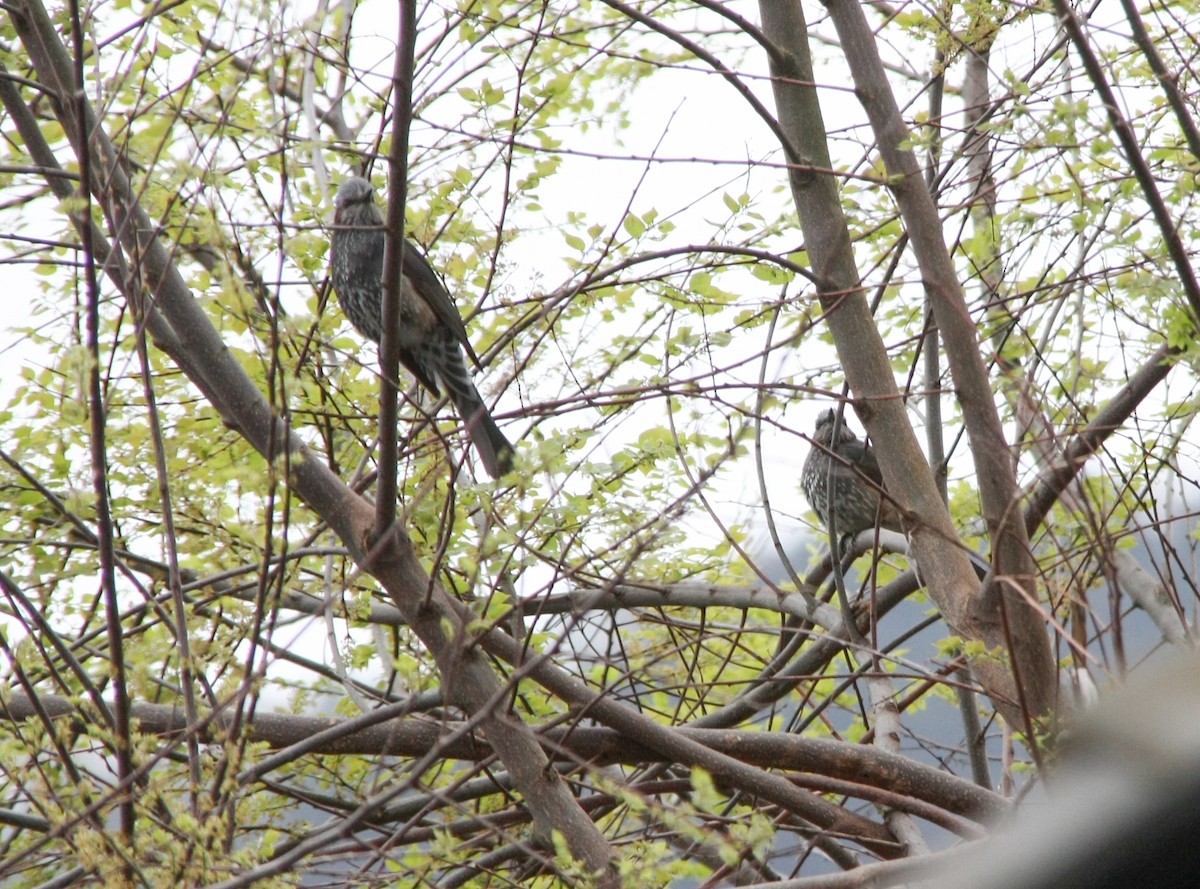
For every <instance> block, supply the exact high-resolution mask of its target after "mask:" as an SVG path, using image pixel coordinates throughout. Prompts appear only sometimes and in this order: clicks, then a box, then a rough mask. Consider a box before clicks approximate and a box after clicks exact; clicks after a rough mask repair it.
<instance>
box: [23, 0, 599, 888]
mask: <svg viewBox="0 0 1200 889" xmlns="http://www.w3.org/2000/svg"><path fill="white" fill-rule="evenodd" d="M10 18H11V20H12V22H13V24H14V26H15V27H16V30H17V33H18V35H19V37H20V39H21V42H22V44H23V45H24V47H25V50H26V52H27V53H28V55H29V59H30V61H31V63H32V64H33V67H34V70H35V71H36V72H37V75H38V79H39V80H40V82H41V83H42V85H43V87H44V88H45V89H46V91H47V92H50V93H51V94H53V95H55V96H56V97H57V100H58V101H57V102H56V103H55V110H56V113H57V114H58V116H59V120H60V122H61V124H62V126H63V129H64V131H65V132H66V134H67V136H68V138H69V139H70V141H71V144H72V148H73V150H74V152H75V153H76V155H77V156H78V155H80V154H82V153H83V152H85V151H90V152H91V156H92V157H93V158H94V165H93V168H92V177H91V178H92V181H91V182H90V183H89V187H90V189H91V191H92V194H93V196H94V198H95V200H96V201H97V203H99V204H101V205H102V206H104V208H105V210H106V212H107V213H108V214H109V215H110V218H113V219H118V220H127V221H128V223H129V224H128V225H127V226H126V227H125V228H123V230H122V231H121V232H120V235H121V243H122V246H123V247H124V248H125V250H126V252H127V253H129V254H130V255H134V256H139V257H140V258H141V261H142V263H143V266H142V271H143V276H144V280H145V282H146V284H147V287H148V289H149V290H150V291H151V300H150V302H151V304H152V305H153V308H152V309H151V310H150V311H148V312H147V320H148V322H149V324H150V326H151V330H152V331H160V330H161V331H162V332H163V333H164V334H166V336H165V337H164V338H161V339H160V338H159V337H157V336H156V341H158V343H159V345H164V344H166V343H169V344H170V345H171V346H172V347H173V348H171V349H170V350H169V354H170V355H171V357H172V359H173V360H174V361H175V362H176V363H177V364H178V365H179V367H180V368H181V369H182V370H183V371H184V373H186V374H187V375H188V377H189V378H190V379H191V380H193V382H195V383H196V385H198V386H199V387H200V388H201V389H202V391H204V392H205V394H206V395H207V396H208V397H209V398H210V400H211V401H212V403H213V404H214V406H215V407H216V408H217V409H218V410H219V411H220V412H221V414H222V417H223V418H224V419H225V421H226V422H228V423H229V424H230V425H232V426H233V427H234V428H236V429H238V430H239V431H240V432H241V433H242V435H243V436H245V438H246V439H247V441H249V442H250V443H251V444H252V445H253V446H254V447H255V448H256V449H257V450H258V451H259V452H260V453H262V454H263V455H264V456H265V457H266V458H267V459H268V460H269V461H271V462H272V464H274V463H275V460H276V458H278V457H280V456H282V455H283V454H286V456H287V460H286V464H285V465H286V466H287V468H288V471H289V481H290V483H291V486H292V489H293V490H294V491H295V492H296V494H298V495H299V496H300V497H301V499H303V500H304V501H305V502H306V503H307V504H308V505H309V506H310V507H312V508H313V509H314V510H315V511H316V512H317V513H319V514H320V515H321V516H322V517H323V518H324V519H325V520H326V522H328V524H329V526H330V527H331V528H332V529H333V530H334V531H335V532H336V533H337V534H338V536H339V537H341V539H342V540H343V541H344V542H345V544H346V546H347V549H348V550H349V552H350V554H351V556H352V557H353V558H354V559H355V560H356V561H357V562H358V564H359V565H361V566H363V568H364V569H365V570H368V571H370V572H371V573H373V574H374V575H375V576H376V577H377V578H378V579H379V581H380V582H381V583H382V584H383V586H384V587H385V588H386V589H387V590H388V593H389V594H390V595H391V597H392V599H393V601H394V602H395V603H396V605H397V607H398V608H400V610H401V611H402V612H403V613H404V616H405V618H406V619H407V621H408V623H409V625H410V626H411V627H412V628H413V630H414V631H415V632H416V633H417V634H418V636H419V637H420V639H421V641H422V642H423V643H424V644H425V646H426V647H427V648H428V649H429V651H430V652H431V653H432V654H433V655H434V657H435V659H436V660H437V663H438V667H439V669H440V670H441V671H442V673H443V675H444V676H445V677H446V678H447V683H446V687H447V691H448V692H449V693H451V694H453V695H454V700H455V701H456V702H457V703H458V704H459V705H460V706H461V707H463V708H464V709H465V710H466V711H467V712H470V713H474V714H480V713H482V714H485V715H484V716H483V717H482V725H483V730H484V733H485V734H486V736H487V737H488V739H489V740H490V741H491V743H492V745H493V746H494V747H495V749H496V752H497V753H498V754H499V756H500V757H501V759H502V760H503V761H504V763H505V765H506V766H507V767H508V769H509V771H510V772H511V773H512V775H513V776H514V778H515V780H516V782H517V785H518V787H520V789H521V791H522V793H523V795H524V796H525V799H526V801H527V802H528V804H529V807H530V809H531V811H532V812H533V814H534V818H535V820H536V821H537V823H538V826H539V828H540V830H541V832H542V833H543V834H544V835H545V836H546V837H547V838H549V837H550V835H551V834H552V833H553V832H555V831H559V832H561V833H562V834H563V836H564V837H565V838H566V840H567V843H568V845H569V846H570V848H571V850H572V852H573V853H574V854H575V855H577V856H578V857H579V858H580V859H581V860H582V861H583V862H584V863H585V864H586V865H587V867H588V868H590V869H591V870H593V871H595V872H597V873H608V874H610V876H611V875H612V871H611V870H610V867H611V862H612V857H613V855H612V850H611V848H610V847H609V845H608V843H607V841H606V840H605V839H604V836H603V834H601V833H600V831H599V830H598V829H597V827H596V825H595V824H594V823H593V822H592V821H591V819H590V818H589V817H588V816H587V815H586V814H585V813H584V812H583V811H582V810H581V809H580V808H579V806H578V804H577V803H576V802H575V800H574V798H573V797H572V796H571V794H570V791H569V789H568V788H567V787H566V785H565V784H564V783H563V782H562V780H561V779H560V778H559V776H558V774H557V772H555V771H554V770H553V769H550V768H548V760H547V758H546V756H545V754H544V753H543V752H542V750H541V748H540V747H539V746H538V743H537V740H536V738H535V737H534V736H533V733H532V732H531V731H530V729H529V727H528V726H526V725H524V724H523V723H520V722H519V721H517V720H515V719H514V718H512V717H511V716H509V715H508V714H507V713H506V712H505V708H504V706H503V705H502V701H503V699H504V698H505V696H506V694H507V692H506V689H505V686H504V685H503V684H502V683H501V682H500V679H499V677H498V676H497V675H496V673H495V672H494V671H493V670H492V669H491V668H490V667H489V666H488V665H487V663H486V662H485V660H484V659H483V657H482V656H481V655H480V654H479V653H478V651H477V650H476V649H474V648H471V647H470V646H468V645H466V643H467V641H468V633H467V630H466V625H467V620H468V617H467V615H466V614H464V610H463V609H462V608H461V607H456V603H452V602H451V600H450V599H449V597H448V596H447V595H446V594H445V592H444V591H443V590H442V589H441V587H440V585H438V584H436V583H434V582H433V581H431V579H430V578H429V576H428V575H427V574H426V572H425V571H424V569H423V568H422V567H421V565H420V563H419V562H418V561H417V558H416V555H415V553H414V551H413V548H412V545H411V541H410V540H409V538H408V537H407V535H406V534H405V533H404V532H403V530H401V529H395V531H394V533H393V534H392V535H391V536H390V537H388V538H385V539H384V540H383V541H381V542H380V543H377V544H376V545H375V547H374V549H373V550H369V549H368V547H367V545H366V541H367V540H368V539H369V533H370V530H371V528H372V525H373V511H372V509H371V507H370V506H369V505H368V504H367V503H366V501H365V500H363V498H361V497H359V496H358V495H356V494H355V493H354V492H353V491H351V490H350V489H349V488H348V487H347V486H346V485H345V484H344V483H343V482H342V481H341V480H340V479H339V478H337V477H336V476H335V475H334V474H333V473H332V472H331V471H330V470H328V469H327V468H326V467H325V465H324V463H323V462H322V461H321V460H320V459H319V458H317V457H316V455H314V454H312V453H311V452H309V450H308V449H307V448H306V447H305V446H304V444H303V443H302V442H301V441H300V439H299V438H297V437H296V436H295V435H293V434H292V433H291V431H290V429H289V428H288V426H287V424H285V423H284V422H283V421H282V419H281V418H279V417H277V416H276V415H275V414H274V413H273V411H272V410H271V407H270V405H269V404H268V403H267V401H266V399H265V398H264V397H263V395H262V393H261V392H259V390H258V389H257V388H256V387H255V385H254V383H253V382H252V381H251V380H250V378H249V377H248V376H247V375H246V374H245V373H244V372H243V371H242V369H241V367H240V366H239V365H238V363H237V362H236V361H235V360H234V359H233V357H232V356H231V355H230V354H229V352H228V350H227V349H226V348H225V344H224V343H223V342H222V340H221V338H220V336H219V335H218V333H217V332H216V330H215V329H214V328H213V326H212V324H211V322H210V321H209V320H208V317H207V316H206V315H205V314H204V312H203V310H202V309H201V308H200V307H199V305H198V304H197V303H196V301H195V300H194V299H193V298H192V295H191V293H190V291H189V290H188V288H187V286H186V285H185V283H184V281H183V278H182V276H181V275H180V273H179V271H178V269H177V268H176V267H175V265H174V262H173V260H172V258H171V255H170V254H169V252H168V251H167V249H166V248H165V247H164V245H163V244H162V242H161V241H159V240H158V238H157V237H156V236H155V235H156V232H155V228H154V226H153V225H152V223H151V221H150V219H149V217H148V216H147V215H146V214H145V212H144V211H143V210H142V208H141V206H140V205H139V204H138V202H137V199H136V197H135V193H134V190H133V189H132V187H131V183H130V181H129V179H128V176H127V175H126V173H125V170H124V169H123V167H122V164H121V159H120V154H119V152H118V151H117V150H116V148H115V146H114V145H113V144H112V142H111V140H110V139H109V138H108V136H107V134H106V133H105V132H104V131H103V129H102V128H101V127H100V126H99V123H98V121H97V119H96V117H95V112H94V111H93V110H92V109H91V107H90V104H89V103H87V102H86V100H83V99H80V100H79V101H77V102H73V101H69V99H71V97H72V96H73V90H72V88H71V83H72V81H71V62H70V56H69V55H68V53H67V51H66V49H65V47H64V46H63V45H62V43H61V41H60V40H59V37H58V35H57V33H56V31H55V28H54V25H53V24H52V22H51V21H50V18H49V16H48V15H47V13H46V10H45V8H44V7H43V6H42V5H41V3H40V2H38V0H24V2H21V3H19V4H17V5H16V7H15V8H14V9H13V11H12V12H11V13H10ZM76 109H81V111H82V113H81V115H80V116H76V114H75V111H76ZM80 117H82V119H80ZM125 296H126V298H127V299H130V298H132V297H133V296H135V295H134V294H129V293H126V294H125ZM171 333H173V334H174V341H173V342H172V341H171V337H170V334H171ZM281 452H282V453H281ZM611 879H612V880H615V876H611Z"/></svg>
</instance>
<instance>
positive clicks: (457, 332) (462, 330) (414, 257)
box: [404, 241, 480, 367]
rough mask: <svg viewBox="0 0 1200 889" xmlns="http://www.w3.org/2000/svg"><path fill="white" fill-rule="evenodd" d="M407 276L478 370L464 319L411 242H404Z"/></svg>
mask: <svg viewBox="0 0 1200 889" xmlns="http://www.w3.org/2000/svg"><path fill="white" fill-rule="evenodd" d="M404 274H405V275H407V276H408V277H409V278H410V279H411V280H412V282H413V285H414V286H415V287H416V289H417V292H418V293H419V294H421V296H422V297H424V299H425V302H426V304H427V305H428V306H429V308H430V309H432V310H433V314H434V315H436V316H437V319H438V320H439V321H441V322H442V324H444V325H445V326H446V329H447V330H449V331H450V332H451V333H452V334H454V338H455V339H456V340H457V341H458V344H459V345H460V346H462V347H463V349H465V350H466V353H467V355H469V356H470V358H471V361H473V362H474V363H475V366H476V367H479V366H480V364H479V356H478V355H476V354H475V350H474V349H472V348H471V342H470V340H468V339H467V328H466V325H465V324H463V320H462V315H460V314H459V313H458V307H457V306H455V305H454V300H453V299H451V298H450V294H449V293H447V292H446V286H445V285H444V284H442V279H441V278H439V277H438V275H437V272H435V271H434V270H433V266H431V265H430V264H429V261H428V260H427V259H426V258H425V256H424V254H422V253H421V251H420V250H419V249H418V248H417V246H416V245H415V244H413V243H412V241H405V242H404Z"/></svg>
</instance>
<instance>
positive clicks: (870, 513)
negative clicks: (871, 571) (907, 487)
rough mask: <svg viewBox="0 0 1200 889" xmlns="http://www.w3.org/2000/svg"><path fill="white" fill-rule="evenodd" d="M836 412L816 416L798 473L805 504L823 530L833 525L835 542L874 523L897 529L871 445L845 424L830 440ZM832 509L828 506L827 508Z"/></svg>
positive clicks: (896, 516) (897, 521)
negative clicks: (809, 444)
mask: <svg viewBox="0 0 1200 889" xmlns="http://www.w3.org/2000/svg"><path fill="white" fill-rule="evenodd" d="M836 421H837V415H836V414H835V413H834V412H833V411H832V410H828V411H825V412H824V413H823V414H821V416H820V417H818V418H817V428H816V429H815V430H814V431H813V435H812V442H813V443H812V449H811V450H810V451H809V452H808V457H807V458H806V459H805V461H804V469H803V471H802V472H801V473H800V485H801V487H803V488H804V496H805V498H806V499H807V500H808V504H809V506H811V507H812V508H813V511H814V512H815V513H816V514H817V516H818V517H819V518H820V519H821V522H822V523H823V524H824V525H825V527H826V528H828V527H829V526H830V522H831V521H834V522H836V524H837V528H836V531H837V536H838V539H839V540H845V539H846V538H848V537H853V536H855V535H856V534H858V532H859V531H864V530H866V529H867V528H874V527H875V526H876V524H878V525H879V526H880V527H882V528H887V529H888V530H890V531H899V532H900V533H903V528H902V527H901V524H900V513H899V511H898V510H897V509H896V505H895V504H894V503H892V502H891V501H890V500H887V499H886V498H884V497H882V496H881V495H880V492H881V491H882V490H883V474H882V473H881V472H880V471H879V462H878V461H877V460H876V459H875V452H874V451H873V450H872V449H871V446H870V445H868V444H866V443H865V442H862V441H859V440H858V437H857V436H856V435H855V434H854V433H853V432H851V431H850V430H849V428H847V426H846V424H845V422H843V423H842V424H841V428H840V429H839V430H838V437H837V441H836V442H835V441H834V438H833V430H834V426H835V425H836ZM831 507H832V508H831Z"/></svg>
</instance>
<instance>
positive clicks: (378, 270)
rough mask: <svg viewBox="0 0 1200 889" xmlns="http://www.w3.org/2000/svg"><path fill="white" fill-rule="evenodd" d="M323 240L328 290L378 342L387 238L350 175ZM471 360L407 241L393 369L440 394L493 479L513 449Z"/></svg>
mask: <svg viewBox="0 0 1200 889" xmlns="http://www.w3.org/2000/svg"><path fill="white" fill-rule="evenodd" d="M333 223H334V229H333V234H332V236H331V237H330V251H329V252H330V260H329V261H330V267H331V275H332V278H333V289H334V290H335V291H336V292H337V296H338V300H339V301H340V302H341V305H342V311H344V312H345V313H346V317H347V318H349V319H350V323H351V324H353V325H354V327H355V329H357V330H358V332H359V333H361V334H362V335H363V336H365V337H366V338H367V339H369V340H372V341H373V342H375V343H379V342H380V341H381V340H382V339H383V255H384V248H385V244H386V237H385V235H384V230H383V213H382V212H381V211H380V209H379V207H377V206H376V205H375V190H374V189H373V188H372V187H371V183H370V182H368V181H367V180H366V179H363V178H361V177H358V176H355V177H353V178H350V179H347V180H346V181H345V182H343V183H342V185H341V187H340V188H339V189H338V191H337V196H336V198H335V199H334V216H333ZM464 349H465V350H466V352H467V354H468V355H470V356H471V360H472V361H473V362H474V363H475V365H476V367H478V366H479V359H478V358H477V357H476V355H475V352H474V350H473V349H472V348H471V344H470V342H469V341H468V340H467V329H466V327H465V326H464V325H463V321H462V316H460V315H459V314H458V309H457V308H456V307H455V305H454V301H453V300H452V299H451V298H450V294H449V293H447V292H446V288H445V287H444V286H443V285H442V282H441V280H440V279H439V278H438V276H437V274H436V273H435V272H434V270H433V269H432V268H431V267H430V265H429V263H428V262H427V261H426V260H425V257H424V256H422V255H421V252H420V251H419V250H418V249H417V248H416V247H415V246H414V245H413V244H412V243H411V242H409V241H406V242H405V246H404V274H403V277H402V279H401V282H400V362H401V364H403V365H404V366H405V367H406V368H408V371H409V372H410V373H411V374H412V375H413V376H414V377H416V378H417V381H418V382H419V383H420V384H421V385H422V386H424V387H425V388H426V389H428V390H429V391H430V392H432V393H433V394H434V395H437V396H440V395H441V394H442V392H443V390H444V391H445V392H446V394H447V395H449V396H450V400H451V401H453V402H454V406H455V408H456V409H457V410H458V414H459V416H460V417H462V420H463V423H464V424H466V427H467V433H468V434H469V435H470V436H471V442H472V443H473V444H474V445H475V449H476V450H477V451H479V457H480V459H481V460H482V461H483V465H484V468H485V469H487V471H488V474H489V475H491V476H492V478H499V477H500V476H502V475H503V474H504V473H506V472H508V471H509V469H511V468H512V458H513V447H512V445H511V444H509V442H508V439H506V438H505V437H504V433H502V432H501V431H500V428H499V427H498V426H497V425H496V421H495V420H493V419H492V415H491V414H490V413H489V412H488V409H487V406H486V405H485V404H484V403H483V399H482V398H480V397H479V392H478V390H476V388H475V385H474V383H472V382H471V375H470V372H469V371H468V369H467V363H466V361H465V360H464V359H463V350H464Z"/></svg>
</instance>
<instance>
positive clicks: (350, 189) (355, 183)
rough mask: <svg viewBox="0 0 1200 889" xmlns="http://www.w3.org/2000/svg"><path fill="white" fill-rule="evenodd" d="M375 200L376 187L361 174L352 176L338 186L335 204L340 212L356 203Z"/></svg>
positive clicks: (369, 202) (335, 207) (368, 202)
mask: <svg viewBox="0 0 1200 889" xmlns="http://www.w3.org/2000/svg"><path fill="white" fill-rule="evenodd" d="M374 201H375V189H373V188H372V187H371V183H370V182H368V181H367V180H366V179H363V178H362V177H361V176H351V177H350V178H349V179H347V180H346V181H345V182H343V183H342V184H341V186H340V187H339V188H338V190H337V195H336V196H335V197H334V199H333V206H334V209H335V210H337V211H338V212H340V211H342V210H345V209H346V208H348V207H351V206H353V205H355V204H371V203H374Z"/></svg>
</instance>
